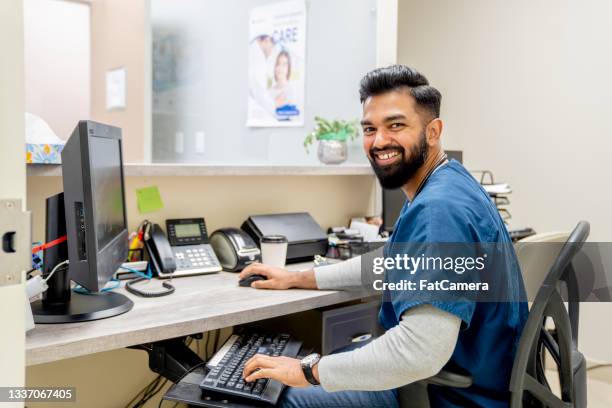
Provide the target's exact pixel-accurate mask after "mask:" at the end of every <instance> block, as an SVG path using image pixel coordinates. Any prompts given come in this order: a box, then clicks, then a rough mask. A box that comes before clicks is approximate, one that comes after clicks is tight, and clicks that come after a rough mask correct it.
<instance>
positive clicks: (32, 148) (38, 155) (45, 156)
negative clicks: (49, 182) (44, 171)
mask: <svg viewBox="0 0 612 408" xmlns="http://www.w3.org/2000/svg"><path fill="white" fill-rule="evenodd" d="M63 148H64V145H63V144H40V143H26V163H31V164H62V156H61V154H60V153H61V152H62V149H63Z"/></svg>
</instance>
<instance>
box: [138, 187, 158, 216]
mask: <svg viewBox="0 0 612 408" xmlns="http://www.w3.org/2000/svg"><path fill="white" fill-rule="evenodd" d="M136 198H137V201H138V211H140V213H141V214H142V213H149V212H153V211H157V210H161V209H162V208H164V203H163V202H162V199H161V195H160V194H159V189H158V188H157V186H151V187H144V188H137V189H136Z"/></svg>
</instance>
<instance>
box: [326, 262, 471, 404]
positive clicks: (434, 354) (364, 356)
mask: <svg viewBox="0 0 612 408" xmlns="http://www.w3.org/2000/svg"><path fill="white" fill-rule="evenodd" d="M314 271H315V279H316V282H317V287H318V288H319V289H350V288H355V289H362V288H363V287H366V282H362V274H361V258H360V257H355V258H352V259H350V260H348V261H345V262H341V263H338V264H334V265H327V266H321V267H317V268H315V270H314ZM364 275H365V276H369V275H372V274H364ZM370 288H371V286H370ZM460 327H461V319H459V318H458V317H457V316H455V315H453V314H451V313H448V312H445V311H443V310H441V309H438V308H436V307H434V306H431V305H427V304H424V305H421V306H418V307H415V308H412V309H410V310H408V311H407V312H405V313H404V314H403V315H402V319H401V321H400V323H399V324H398V325H397V326H395V327H393V328H391V329H389V330H388V331H387V332H386V333H385V334H383V335H382V336H380V337H378V338H377V339H375V340H373V341H372V342H371V343H369V344H367V345H365V346H363V347H361V348H359V349H357V350H353V351H349V352H345V353H339V354H333V355H328V356H324V357H322V358H321V360H320V362H319V367H318V369H319V380H320V382H321V386H322V387H323V388H324V389H325V390H326V391H330V392H331V391H344V390H363V391H376V390H387V389H392V388H397V387H400V386H402V385H406V384H410V383H412V382H415V381H419V380H422V379H425V378H428V377H431V376H433V375H435V374H437V373H438V372H439V371H440V370H441V369H442V367H444V365H445V364H446V363H447V362H448V360H449V359H450V357H451V355H452V353H453V351H454V349H455V344H456V343H457V336H458V335H459V329H460Z"/></svg>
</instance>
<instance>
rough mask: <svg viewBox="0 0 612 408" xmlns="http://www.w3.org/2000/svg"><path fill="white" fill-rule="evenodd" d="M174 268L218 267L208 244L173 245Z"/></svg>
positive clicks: (217, 261)
mask: <svg viewBox="0 0 612 408" xmlns="http://www.w3.org/2000/svg"><path fill="white" fill-rule="evenodd" d="M172 250H173V251H174V257H175V259H176V269H177V271H180V270H192V269H203V268H204V269H209V268H216V267H218V268H220V264H219V260H218V259H217V256H216V255H215V253H214V252H213V250H212V247H211V246H210V245H189V246H180V247H173V248H172Z"/></svg>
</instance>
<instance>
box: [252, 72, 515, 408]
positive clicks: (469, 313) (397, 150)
mask: <svg viewBox="0 0 612 408" xmlns="http://www.w3.org/2000/svg"><path fill="white" fill-rule="evenodd" d="M360 99H361V102H362V104H363V116H362V120H361V125H362V128H363V135H364V138H363V139H364V142H363V143H364V150H365V153H366V155H367V156H368V159H369V160H370V163H371V164H372V168H373V169H374V172H375V173H376V176H377V177H378V179H379V181H380V184H381V185H382V186H383V187H384V188H401V189H402V190H403V192H404V193H405V194H406V198H407V201H406V204H405V205H404V208H403V209H402V211H401V214H400V216H399V218H398V220H397V223H396V225H395V228H394V232H393V235H392V236H391V237H390V239H389V242H388V243H387V245H386V247H385V251H386V253H387V254H388V253H389V251H390V249H389V248H391V247H393V245H396V244H402V243H423V244H428V243H434V244H435V243H467V244H472V243H476V244H481V243H501V244H505V245H507V247H508V248H510V249H509V250H508V251H506V253H505V254H504V256H503V257H501V259H502V261H503V262H505V263H506V265H505V266H506V267H505V268H502V269H501V270H502V271H504V272H499V273H500V276H499V277H497V279H500V280H503V281H504V282H505V287H506V288H509V289H510V291H511V292H512V293H508V294H507V298H508V299H524V289H523V284H522V279H521V276H520V271H519V270H518V266H517V265H518V263H517V262H516V255H515V254H514V251H513V250H512V244H511V240H510V237H509V236H508V232H507V230H506V227H505V225H504V223H503V221H502V220H501V218H500V216H499V213H498V212H497V210H496V208H495V206H494V205H493V204H492V202H491V200H490V198H489V196H488V195H487V194H486V192H485V191H484V190H483V189H482V187H481V186H480V185H479V184H478V183H477V182H476V180H475V179H474V178H473V177H472V176H471V175H470V174H469V173H468V172H467V170H466V169H465V168H464V167H463V166H462V165H461V164H459V163H458V162H457V161H454V160H450V161H449V160H447V158H446V154H445V153H444V150H443V149H442V145H441V142H440V139H441V136H442V130H443V122H442V120H441V119H440V117H439V116H440V102H441V95H440V92H439V91H438V90H437V89H435V88H434V87H432V86H430V85H429V82H428V81H427V79H426V78H425V77H424V76H423V75H422V74H420V73H419V72H417V71H415V70H414V69H412V68H409V67H406V66H401V65H394V66H390V67H387V68H380V69H376V70H374V71H372V72H370V73H368V74H367V75H366V76H365V77H364V78H363V79H362V81H361V86H360ZM387 272H389V271H387ZM502 273H503V275H502ZM251 274H261V275H264V276H266V277H267V280H261V281H257V282H254V283H253V284H252V286H253V287H255V288H260V289H288V288H307V289H317V288H318V289H347V288H351V287H354V288H359V289H360V288H362V285H364V282H362V274H361V258H359V257H357V258H353V259H351V260H349V261H346V262H342V263H339V264H335V265H329V266H323V267H317V268H315V269H314V270H310V271H304V272H300V273H295V272H293V273H292V272H288V271H286V270H285V269H281V268H276V267H271V266H268V265H262V264H254V265H250V266H248V267H247V268H246V269H245V270H244V271H243V272H242V273H241V274H240V279H243V278H245V277H246V276H249V275H251ZM401 277H402V275H398V274H395V275H394V274H392V273H387V276H386V278H385V279H386V281H387V282H391V283H393V282H399V281H400V279H401ZM383 296H384V301H383V302H382V305H381V309H380V314H379V320H380V323H381V325H382V326H383V327H384V328H385V329H386V330H387V331H386V332H385V334H383V335H382V336H380V337H378V338H377V339H375V340H374V341H372V342H370V343H369V344H367V345H365V346H363V347H361V348H358V349H355V350H352V351H347V352H343V353H337V354H332V355H328V356H324V357H320V356H318V355H316V354H315V355H311V356H308V357H306V358H305V359H304V360H302V361H300V360H297V359H292V358H287V357H268V356H260V355H256V356H254V357H253V358H252V359H251V360H249V361H248V362H247V364H246V365H245V367H244V377H245V379H246V380H247V381H254V380H256V379H258V378H273V379H275V380H278V381H281V382H283V383H284V384H287V385H290V386H291V387H292V388H289V389H288V391H287V393H286V395H285V396H284V398H283V399H282V401H281V406H283V407H310V408H315V407H397V406H398V399H397V388H399V387H401V386H403V385H406V384H410V383H412V382H415V381H418V380H422V379H425V378H428V377H431V376H433V375H435V374H437V373H438V372H439V371H440V370H441V369H442V368H444V367H445V366H448V367H452V368H455V369H456V368H460V369H462V370H463V371H466V372H468V373H469V374H470V375H471V376H472V378H473V385H472V386H471V387H469V388H467V389H454V388H439V387H434V386H430V388H429V394H430V400H431V403H432V405H433V406H436V407H465V406H480V407H487V408H488V407H507V406H508V401H509V392H508V386H509V380H510V373H511V369H512V363H513V359H514V353H515V350H516V345H517V343H518V340H519V337H520V334H521V331H522V328H523V325H524V322H525V320H526V317H527V305H526V304H525V303H524V302H519V301H505V302H475V301H472V300H461V301H441V300H436V299H435V298H432V299H429V300H427V299H425V300H424V299H423V298H418V299H417V298H413V297H411V296H412V295H411V294H410V293H408V292H405V291H404V292H397V293H396V292H393V293H388V292H386V293H384V294H383ZM310 385H320V386H315V387H309V386H310Z"/></svg>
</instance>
